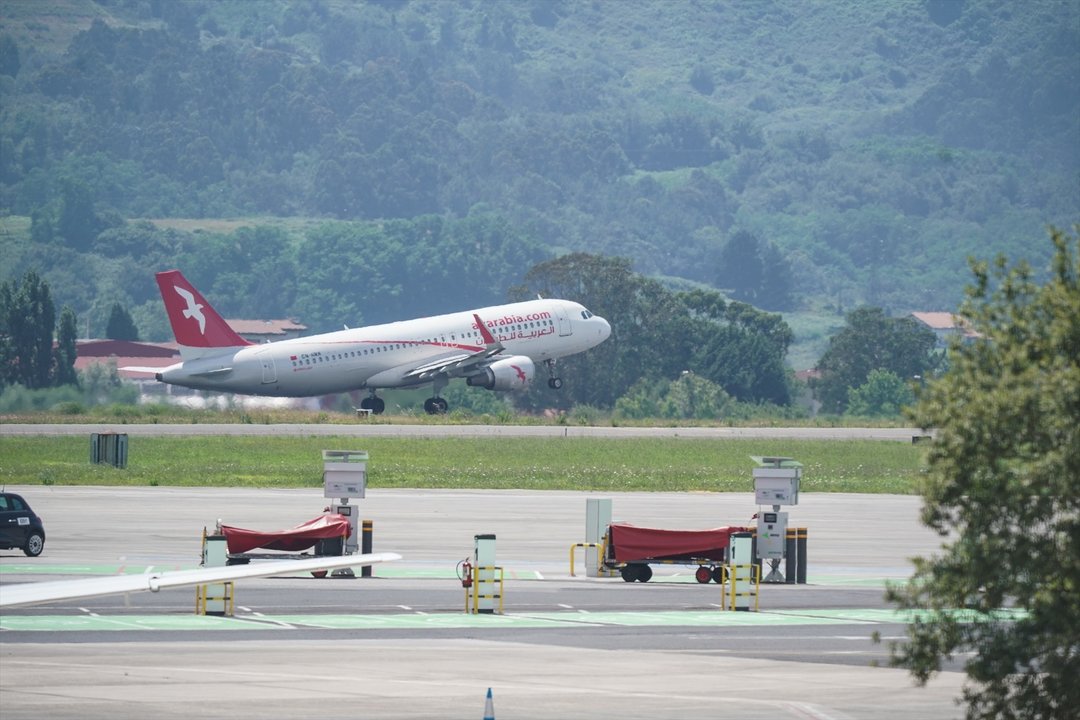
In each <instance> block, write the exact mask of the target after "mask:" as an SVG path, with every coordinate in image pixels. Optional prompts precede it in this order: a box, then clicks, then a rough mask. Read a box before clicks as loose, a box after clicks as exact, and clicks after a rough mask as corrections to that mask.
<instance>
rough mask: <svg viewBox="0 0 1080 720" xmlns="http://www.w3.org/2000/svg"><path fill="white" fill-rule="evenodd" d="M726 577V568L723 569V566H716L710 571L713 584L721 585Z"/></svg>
mask: <svg viewBox="0 0 1080 720" xmlns="http://www.w3.org/2000/svg"><path fill="white" fill-rule="evenodd" d="M726 576H727V568H725V567H724V566H723V565H717V566H716V567H714V568H713V569H712V579H713V582H714V583H717V584H719V585H723V584H724V580H725V578H726Z"/></svg>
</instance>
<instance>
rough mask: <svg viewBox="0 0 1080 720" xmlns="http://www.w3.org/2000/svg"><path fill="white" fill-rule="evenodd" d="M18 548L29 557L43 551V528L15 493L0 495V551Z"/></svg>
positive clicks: (37, 518)
mask: <svg viewBox="0 0 1080 720" xmlns="http://www.w3.org/2000/svg"><path fill="white" fill-rule="evenodd" d="M12 548H18V549H19V550H22V551H23V552H24V553H26V554H27V555H29V556H30V557H37V556H38V555H40V554H41V551H42V550H44V549H45V526H44V525H43V524H42V523H41V518H39V517H38V516H37V515H36V514H35V513H34V511H33V510H31V509H30V505H29V504H28V503H27V502H26V501H25V500H23V499H22V496H20V495H16V494H15V493H9V492H5V493H0V550H11V549H12Z"/></svg>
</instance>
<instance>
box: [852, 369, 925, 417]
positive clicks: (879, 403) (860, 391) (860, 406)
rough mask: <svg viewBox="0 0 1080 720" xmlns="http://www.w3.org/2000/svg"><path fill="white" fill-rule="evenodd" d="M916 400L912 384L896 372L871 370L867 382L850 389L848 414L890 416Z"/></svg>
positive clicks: (897, 413)
mask: <svg viewBox="0 0 1080 720" xmlns="http://www.w3.org/2000/svg"><path fill="white" fill-rule="evenodd" d="M914 400H915V394H914V393H913V392H912V391H911V386H910V385H908V384H907V382H905V381H904V380H903V379H902V378H900V377H897V375H896V373H894V372H890V371H888V370H871V371H870V374H869V375H868V376H867V378H866V382H864V383H863V384H862V385H860V386H859V387H857V388H849V389H848V406H847V414H848V415H860V416H863V417H890V416H893V415H899V414H900V411H901V409H902V408H904V407H905V406H907V405H910V404H911V403H912V401H914Z"/></svg>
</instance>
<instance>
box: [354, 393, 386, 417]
mask: <svg viewBox="0 0 1080 720" xmlns="http://www.w3.org/2000/svg"><path fill="white" fill-rule="evenodd" d="M360 409H361V410H370V411H371V413H372V414H373V415H382V414H383V410H385V409H386V403H385V402H384V401H383V399H382V398H381V397H377V396H375V395H372V396H371V397H366V398H364V399H363V400H361V401H360Z"/></svg>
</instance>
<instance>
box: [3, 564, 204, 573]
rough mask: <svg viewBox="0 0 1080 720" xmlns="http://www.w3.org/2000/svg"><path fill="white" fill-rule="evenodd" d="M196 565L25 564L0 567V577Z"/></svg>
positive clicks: (162, 569) (171, 569)
mask: <svg viewBox="0 0 1080 720" xmlns="http://www.w3.org/2000/svg"><path fill="white" fill-rule="evenodd" d="M196 567H197V566H195V565H143V564H133V565H46V564H42V563H23V564H19V565H9V564H4V565H0V575H139V574H141V573H144V572H149V571H151V570H153V571H154V572H174V571H176V570H194V569H195V568H196Z"/></svg>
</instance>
